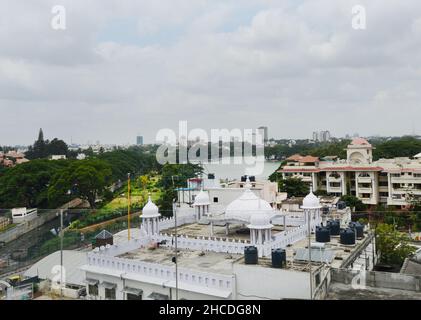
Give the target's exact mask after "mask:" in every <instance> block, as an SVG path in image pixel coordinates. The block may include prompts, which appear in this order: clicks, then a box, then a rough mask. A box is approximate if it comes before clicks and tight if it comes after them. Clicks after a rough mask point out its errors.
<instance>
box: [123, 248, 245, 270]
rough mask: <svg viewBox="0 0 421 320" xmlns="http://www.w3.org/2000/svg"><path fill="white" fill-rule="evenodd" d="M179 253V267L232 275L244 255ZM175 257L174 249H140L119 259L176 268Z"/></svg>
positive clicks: (184, 250)
mask: <svg viewBox="0 0 421 320" xmlns="http://www.w3.org/2000/svg"><path fill="white" fill-rule="evenodd" d="M178 251H179V252H178V267H180V268H189V269H195V270H198V271H204V272H215V273H221V274H232V264H233V263H234V262H235V261H237V260H238V259H240V258H241V257H242V255H236V254H227V253H216V252H208V251H206V252H201V251H194V250H186V249H179V250H178ZM174 256H175V252H174V250H173V249H169V248H165V247H159V248H154V249H150V248H140V249H136V250H133V251H129V252H126V253H124V254H121V255H119V256H118V257H119V258H124V259H133V260H141V261H144V262H150V263H158V264H162V265H166V266H174V263H173V262H172V258H173V257H174Z"/></svg>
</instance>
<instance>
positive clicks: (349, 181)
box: [279, 138, 421, 207]
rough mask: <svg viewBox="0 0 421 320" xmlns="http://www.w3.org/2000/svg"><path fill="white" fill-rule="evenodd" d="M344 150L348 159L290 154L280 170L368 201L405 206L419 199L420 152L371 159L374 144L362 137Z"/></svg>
mask: <svg viewBox="0 0 421 320" xmlns="http://www.w3.org/2000/svg"><path fill="white" fill-rule="evenodd" d="M346 151H347V159H335V157H326V158H324V159H323V160H320V159H319V158H317V157H312V156H301V155H298V154H297V155H293V156H291V157H289V158H287V163H286V165H285V166H283V167H282V168H281V169H280V170H279V172H280V173H282V176H283V178H287V177H297V178H301V179H302V180H303V181H305V182H308V183H309V184H310V185H311V186H312V188H313V190H314V191H317V190H324V191H326V192H327V193H328V194H332V195H337V196H342V195H347V194H350V195H354V196H356V197H358V198H359V199H361V200H362V202H363V203H365V204H368V205H377V204H381V203H382V204H387V205H391V206H400V207H405V206H408V205H410V203H411V201H412V200H418V199H419V200H421V154H418V155H416V156H414V158H413V159H410V158H394V159H380V160H378V161H373V146H372V145H371V144H370V143H369V142H368V141H367V140H365V139H363V138H355V139H354V140H353V141H352V142H351V144H350V145H348V147H347V149H346Z"/></svg>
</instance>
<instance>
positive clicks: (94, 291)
mask: <svg viewBox="0 0 421 320" xmlns="http://www.w3.org/2000/svg"><path fill="white" fill-rule="evenodd" d="M88 293H89V295H91V296H97V295H98V285H97V284H90V285H89V286H88Z"/></svg>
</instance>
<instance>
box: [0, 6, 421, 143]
mask: <svg viewBox="0 0 421 320" xmlns="http://www.w3.org/2000/svg"><path fill="white" fill-rule="evenodd" d="M152 3H153V4H152ZM55 4H56V3H55V2H54V1H52V0H46V1H43V2H42V3H39V4H37V5H36V6H35V5H33V6H29V5H24V4H22V2H20V1H13V0H4V6H5V7H7V8H8V10H2V11H1V12H0V21H2V23H3V25H5V26H7V32H1V33H0V41H1V43H2V50H1V52H0V117H1V119H2V125H1V126H0V145H5V144H11V145H14V144H24V145H28V144H31V143H32V142H33V141H34V137H35V136H36V133H37V131H38V129H39V128H40V127H42V128H44V129H45V132H46V136H47V137H59V138H61V139H63V140H65V141H68V142H70V141H71V140H72V141H74V142H78V143H85V142H86V141H88V140H91V141H96V140H100V141H102V142H107V143H113V144H128V143H133V137H135V136H136V135H137V132H138V131H139V130H141V132H142V135H143V136H144V142H145V143H151V142H153V141H154V139H155V134H156V133H157V132H158V131H159V130H160V129H162V128H167V127H168V128H171V129H175V128H176V127H177V123H178V121H180V120H187V121H188V122H189V124H190V125H191V126H192V127H193V126H194V127H197V128H202V129H204V130H207V131H209V130H210V129H212V128H228V129H232V128H240V129H242V128H257V127H259V126H261V125H262V124H264V125H265V126H267V127H268V128H269V130H270V135H269V138H270V137H291V138H293V137H294V138H298V139H299V138H307V137H310V136H311V135H312V132H313V131H314V130H315V129H316V128H326V129H327V130H329V131H331V132H332V135H333V136H337V137H341V136H345V134H347V133H349V134H352V133H353V132H358V133H360V135H362V136H370V135H377V134H378V135H393V136H397V135H405V134H411V133H420V130H419V127H417V126H416V125H417V123H416V122H414V120H413V119H419V118H421V108H420V107H419V101H420V100H421V99H420V98H421V92H420V91H419V88H420V87H421V77H419V75H420V68H419V66H420V65H421V57H420V55H419V54H418V52H419V51H420V50H419V49H421V18H420V16H419V12H421V2H420V1H418V0H406V1H405V5H403V4H402V2H399V1H396V0H394V1H391V3H388V5H385V4H384V3H383V2H382V1H377V0H376V1H372V0H361V1H359V4H360V5H362V6H364V7H365V8H366V11H367V28H366V29H364V30H355V29H354V28H353V27H352V18H353V16H352V8H353V6H354V5H355V1H351V0H344V1H337V2H334V1H328V0H321V1H317V3H316V2H315V1H310V0H302V1H295V0H286V1H282V3H280V2H279V1H263V2H262V1H260V0H245V1H241V2H237V1H227V2H219V1H211V0H205V1H199V2H197V1H193V0H186V1H183V5H180V4H179V3H177V2H174V1H169V0H163V1H159V3H158V2H157V3H155V2H144V1H135V2H133V1H129V2H127V3H121V2H120V1H117V0H110V1H107V2H106V3H104V1H100V0H92V1H90V4H89V7H88V8H87V7H86V3H85V2H84V1H77V0H72V1H70V0H63V1H62V2H61V5H63V6H64V7H65V8H66V14H67V26H66V29H65V30H56V29H53V28H51V23H50V20H51V19H52V16H53V15H52V14H51V8H52V7H53V6H54V5H55ZM11 12H18V13H19V14H10V13H11Z"/></svg>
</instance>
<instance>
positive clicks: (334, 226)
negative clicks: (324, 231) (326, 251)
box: [327, 220, 341, 236]
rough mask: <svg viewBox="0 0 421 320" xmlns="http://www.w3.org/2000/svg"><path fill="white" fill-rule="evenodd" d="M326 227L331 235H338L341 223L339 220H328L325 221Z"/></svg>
mask: <svg viewBox="0 0 421 320" xmlns="http://www.w3.org/2000/svg"><path fill="white" fill-rule="evenodd" d="M327 228H328V229H329V231H330V235H331V236H339V232H340V230H341V224H340V222H339V220H329V221H328V222H327Z"/></svg>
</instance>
